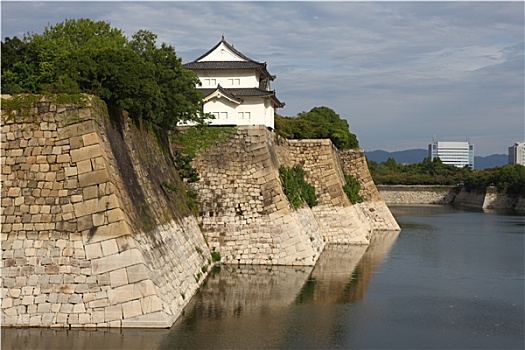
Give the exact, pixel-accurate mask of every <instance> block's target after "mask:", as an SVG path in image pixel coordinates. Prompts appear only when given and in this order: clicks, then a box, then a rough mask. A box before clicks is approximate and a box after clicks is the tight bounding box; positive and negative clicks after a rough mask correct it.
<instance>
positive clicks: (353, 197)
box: [343, 175, 363, 204]
mask: <svg viewBox="0 0 525 350" xmlns="http://www.w3.org/2000/svg"><path fill="white" fill-rule="evenodd" d="M360 190H361V185H360V184H359V181H357V179H356V178H355V177H354V176H352V175H345V184H344V185H343V191H344V192H345V194H346V196H347V197H348V199H349V200H350V202H351V203H352V204H356V203H361V202H362V201H363V198H362V197H361V195H359V191H360Z"/></svg>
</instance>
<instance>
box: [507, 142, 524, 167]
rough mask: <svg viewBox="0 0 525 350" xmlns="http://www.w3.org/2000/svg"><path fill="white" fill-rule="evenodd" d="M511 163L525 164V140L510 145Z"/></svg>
mask: <svg viewBox="0 0 525 350" xmlns="http://www.w3.org/2000/svg"><path fill="white" fill-rule="evenodd" d="M509 164H521V165H525V142H516V143H515V144H514V145H513V146H510V147H509Z"/></svg>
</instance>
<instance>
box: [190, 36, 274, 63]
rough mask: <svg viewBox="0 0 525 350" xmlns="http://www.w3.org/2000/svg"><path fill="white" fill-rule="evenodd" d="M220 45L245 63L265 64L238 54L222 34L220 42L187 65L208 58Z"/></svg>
mask: <svg viewBox="0 0 525 350" xmlns="http://www.w3.org/2000/svg"><path fill="white" fill-rule="evenodd" d="M220 44H224V45H225V46H226V47H227V48H228V49H230V50H231V51H232V52H233V53H234V54H236V55H238V56H239V57H240V58H242V59H244V60H245V61H248V62H253V63H257V64H266V62H259V61H255V60H253V59H251V58H250V57H248V56H246V55H245V54H243V53H242V52H240V51H239V50H237V49H236V48H235V47H234V46H233V45H232V44H230V43H229V42H227V41H226V39H225V38H224V34H223V35H222V37H221V40H220V41H219V42H218V43H217V44H215V46H213V47H212V48H211V49H209V50H208V51H206V53H204V54H203V55H201V56H200V57H198V58H196V59H195V60H193V61H191V62H188V63H195V62H198V61H199V60H201V59H203V58H204V57H206V56H208V55H209V54H210V53H212V52H213V50H215V49H216V48H217V47H219V45H220ZM211 62H215V61H211ZM217 62H220V61H217Z"/></svg>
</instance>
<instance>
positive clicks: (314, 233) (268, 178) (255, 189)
mask: <svg viewBox="0 0 525 350" xmlns="http://www.w3.org/2000/svg"><path fill="white" fill-rule="evenodd" d="M194 166H195V167H196V168H197V169H198V172H199V174H200V181H198V182H196V183H193V184H192V186H193V187H194V189H196V190H197V191H198V193H199V202H200V213H199V220H200V221H201V224H202V227H203V231H204V233H205V235H206V238H207V241H208V244H209V245H210V247H211V249H212V250H216V251H219V252H220V254H221V257H222V258H223V259H222V261H223V262H225V263H239V264H263V265H313V264H315V261H316V260H317V258H318V257H319V254H320V253H321V251H322V250H323V248H324V244H325V242H324V240H323V237H322V235H321V234H320V230H319V226H318V223H317V221H316V220H315V218H314V216H313V214H312V212H311V211H310V210H309V209H308V208H302V209H299V210H296V211H295V210H292V209H291V208H290V205H289V203H288V200H287V198H286V196H285V195H284V192H283V190H282V186H281V182H280V180H279V172H278V168H279V166H278V161H277V157H276V154H275V152H274V148H273V146H272V139H271V138H270V137H269V132H268V131H267V129H266V128H265V127H263V126H253V127H239V128H238V131H237V133H236V134H234V135H232V136H231V139H230V140H229V141H227V142H225V143H223V144H221V145H220V146H218V147H215V148H213V149H210V150H208V151H207V152H206V154H204V155H200V156H199V157H198V158H196V159H195V161H194Z"/></svg>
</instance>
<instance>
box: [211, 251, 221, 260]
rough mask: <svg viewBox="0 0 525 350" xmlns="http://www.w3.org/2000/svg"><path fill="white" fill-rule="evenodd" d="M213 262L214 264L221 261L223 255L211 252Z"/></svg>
mask: <svg viewBox="0 0 525 350" xmlns="http://www.w3.org/2000/svg"><path fill="white" fill-rule="evenodd" d="M211 260H212V261H213V262H218V261H221V253H219V252H215V251H213V252H211Z"/></svg>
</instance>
